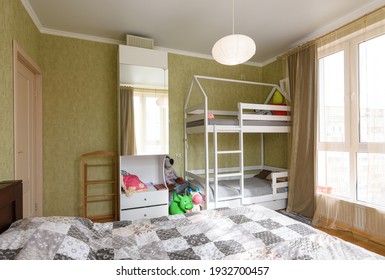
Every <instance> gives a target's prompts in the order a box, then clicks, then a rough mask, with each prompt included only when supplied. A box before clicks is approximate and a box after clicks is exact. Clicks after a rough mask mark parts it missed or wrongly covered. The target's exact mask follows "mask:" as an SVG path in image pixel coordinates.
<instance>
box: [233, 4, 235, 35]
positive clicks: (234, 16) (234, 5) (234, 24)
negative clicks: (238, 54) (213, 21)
mask: <svg viewBox="0 0 385 280" xmlns="http://www.w3.org/2000/svg"><path fill="white" fill-rule="evenodd" d="M234 6H235V5H234V0H233V35H234V30H235V28H234V26H235V24H234V22H235V20H234V18H235V15H234Z"/></svg>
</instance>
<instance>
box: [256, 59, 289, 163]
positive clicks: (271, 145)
mask: <svg viewBox="0 0 385 280" xmlns="http://www.w3.org/2000/svg"><path fill="white" fill-rule="evenodd" d="M262 72H263V81H264V82H266V83H276V84H278V83H279V80H281V79H283V78H284V73H285V69H284V63H283V61H282V59H277V60H276V61H274V62H272V63H270V64H268V65H266V66H264V67H263V71H262ZM264 147H265V149H264V158H265V165H270V166H276V167H282V168H287V166H288V149H289V134H287V133H282V134H265V135H264Z"/></svg>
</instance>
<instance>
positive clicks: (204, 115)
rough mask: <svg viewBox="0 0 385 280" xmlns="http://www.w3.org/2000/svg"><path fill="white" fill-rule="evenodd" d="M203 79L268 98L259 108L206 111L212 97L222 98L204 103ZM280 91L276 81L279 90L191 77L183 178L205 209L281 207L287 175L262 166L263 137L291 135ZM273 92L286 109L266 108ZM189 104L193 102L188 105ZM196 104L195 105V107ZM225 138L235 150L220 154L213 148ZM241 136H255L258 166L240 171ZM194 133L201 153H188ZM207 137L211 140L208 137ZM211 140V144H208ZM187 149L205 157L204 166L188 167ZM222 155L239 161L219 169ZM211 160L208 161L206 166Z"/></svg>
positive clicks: (273, 86)
mask: <svg viewBox="0 0 385 280" xmlns="http://www.w3.org/2000/svg"><path fill="white" fill-rule="evenodd" d="M204 80H206V81H207V80H209V81H213V82H218V83H232V84H234V83H235V84H243V85H248V86H252V87H254V86H255V87H262V88H263V89H264V91H263V92H264V94H265V95H267V97H266V99H265V100H264V102H263V103H262V104H256V103H242V102H238V106H237V108H238V110H237V111H221V110H211V109H210V105H211V103H213V101H214V100H213V98H224V97H212V96H211V100H209V99H210V98H208V95H207V94H206V91H205V89H204V86H203V83H202V81H204ZM283 87H284V81H283V80H282V81H281V82H280V85H276V84H269V83H260V82H251V81H244V80H232V79H223V78H216V77H207V76H193V79H192V82H191V85H190V88H189V92H188V95H187V98H186V101H185V105H184V127H185V130H184V132H185V139H184V140H185V141H184V143H185V145H184V146H185V174H184V175H185V178H186V179H187V180H188V181H189V182H190V184H191V185H192V186H193V187H199V188H200V190H201V192H202V193H203V195H204V197H205V199H204V203H203V208H204V209H212V208H218V207H226V206H237V205H247V204H254V203H258V204H262V205H264V206H266V207H268V208H271V209H282V208H285V207H286V202H287V194H288V180H287V178H288V170H287V169H283V168H278V167H274V166H266V165H265V164H264V152H263V151H264V137H263V134H265V133H289V132H290V107H289V106H288V105H287V104H286V103H288V102H290V97H289V94H288V93H286V92H285V91H284V89H283ZM269 88H270V91H269ZM266 89H267V91H266ZM276 91H278V92H279V93H281V94H282V95H283V97H284V98H285V99H286V103H285V104H281V105H276V104H271V100H272V97H273V95H274V94H275V92H276ZM260 92H262V91H260ZM234 94H236V93H234ZM196 95H198V97H197V96H196ZM193 99H194V102H192V100H193ZM196 100H199V102H197V101H196ZM210 102H211V103H210ZM226 133H232V134H237V135H238V144H237V145H236V146H237V148H236V149H232V150H221V147H220V145H218V135H220V134H226ZM245 133H257V134H260V150H261V152H260V160H259V162H260V164H257V165H253V166H244V153H245V151H244V134H245ZM193 134H199V135H200V136H199V137H201V136H203V138H204V139H203V143H204V148H203V151H202V147H201V148H200V149H199V150H197V151H191V146H192V145H191V142H189V141H191V139H190V138H192V135H193ZM209 135H212V136H210V138H209ZM221 137H222V136H221ZM211 138H212V143H211V144H210V141H211ZM209 140H210V141H209ZM189 144H190V145H189ZM189 149H190V153H191V152H192V153H204V162H203V163H201V166H202V165H203V169H202V168H201V169H190V168H189V156H188V155H189ZM210 154H211V156H210ZM212 154H213V155H212ZM221 155H233V157H234V155H235V158H239V161H238V160H236V161H237V163H236V164H235V165H236V166H233V167H226V168H221V165H220V163H219V158H220V157H221ZM237 155H238V156H237ZM248 156H249V155H248ZM221 158H222V157H221ZM210 159H211V161H213V162H210ZM221 160H222V159H221ZM210 164H211V165H210Z"/></svg>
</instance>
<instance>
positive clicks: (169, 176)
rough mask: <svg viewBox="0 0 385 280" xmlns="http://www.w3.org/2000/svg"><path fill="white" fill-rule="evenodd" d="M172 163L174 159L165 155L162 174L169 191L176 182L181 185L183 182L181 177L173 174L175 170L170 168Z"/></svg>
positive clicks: (173, 187)
mask: <svg viewBox="0 0 385 280" xmlns="http://www.w3.org/2000/svg"><path fill="white" fill-rule="evenodd" d="M173 164H174V160H173V159H172V158H170V157H169V156H166V158H165V160H164V176H165V180H166V184H167V187H168V190H169V191H172V190H174V189H175V187H176V185H177V184H179V185H182V184H184V183H185V181H184V179H183V178H182V177H178V176H177V175H176V174H175V171H174V169H173V168H172V165H173Z"/></svg>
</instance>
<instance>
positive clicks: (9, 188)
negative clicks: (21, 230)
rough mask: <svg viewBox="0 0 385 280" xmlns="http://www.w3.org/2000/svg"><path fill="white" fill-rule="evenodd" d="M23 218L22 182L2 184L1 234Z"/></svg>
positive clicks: (0, 203)
mask: <svg viewBox="0 0 385 280" xmlns="http://www.w3.org/2000/svg"><path fill="white" fill-rule="evenodd" d="M21 218H23V184H22V181H21V180H17V181H3V182H0V233H2V232H3V231H5V230H7V229H8V228H9V226H10V225H11V224H12V223H13V222H15V221H17V220H19V219H21Z"/></svg>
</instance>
